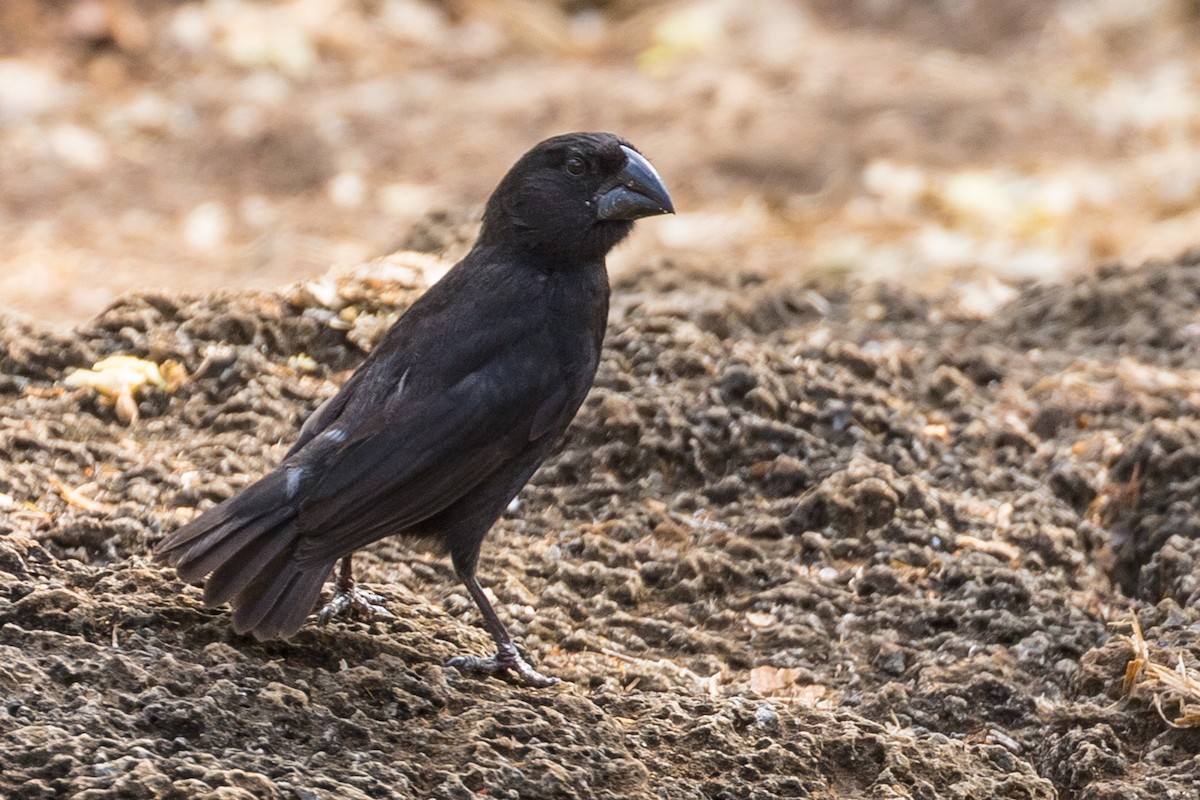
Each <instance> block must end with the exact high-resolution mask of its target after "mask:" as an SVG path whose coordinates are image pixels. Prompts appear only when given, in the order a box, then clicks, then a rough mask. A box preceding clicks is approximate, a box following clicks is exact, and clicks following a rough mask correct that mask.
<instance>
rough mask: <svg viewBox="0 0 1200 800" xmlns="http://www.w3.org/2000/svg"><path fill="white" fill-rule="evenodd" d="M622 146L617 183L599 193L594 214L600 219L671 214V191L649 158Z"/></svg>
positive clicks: (672, 205) (637, 217)
mask: <svg viewBox="0 0 1200 800" xmlns="http://www.w3.org/2000/svg"><path fill="white" fill-rule="evenodd" d="M621 150H623V151H624V152H625V166H624V168H622V170H621V171H620V172H619V173H617V185H616V186H614V187H613V188H611V189H609V190H608V191H606V192H605V193H604V194H602V195H600V202H599V204H598V206H597V208H596V215H597V216H598V217H600V219H639V218H641V217H652V216H654V215H656V214H674V213H675V205H674V204H673V203H672V202H671V195H669V194H667V187H666V186H664V185H663V182H662V178H660V177H658V172H656V171H655V169H654V167H652V166H651V165H650V162H649V161H647V160H646V159H644V158H642V154H641V153H639V152H637V151H636V150H633V149H632V148H629V147H626V146H625V145H621Z"/></svg>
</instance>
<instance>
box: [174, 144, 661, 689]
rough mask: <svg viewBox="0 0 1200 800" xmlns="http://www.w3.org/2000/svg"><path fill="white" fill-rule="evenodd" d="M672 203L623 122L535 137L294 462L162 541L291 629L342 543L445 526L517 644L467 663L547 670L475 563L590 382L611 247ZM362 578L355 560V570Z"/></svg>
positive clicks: (264, 618) (464, 566) (209, 597)
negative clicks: (532, 656)
mask: <svg viewBox="0 0 1200 800" xmlns="http://www.w3.org/2000/svg"><path fill="white" fill-rule="evenodd" d="M673 210H674V209H673V208H672V205H671V200H670V197H669V196H668V194H667V191H666V188H665V187H664V186H663V184H662V182H661V180H660V179H659V178H658V176H657V174H656V173H655V172H654V170H653V168H652V167H651V166H650V165H649V163H648V162H647V161H645V159H643V158H642V157H641V156H640V155H639V154H638V153H637V151H636V150H634V149H633V148H632V146H631V145H629V144H628V142H625V141H624V140H622V139H620V138H618V137H616V136H613V135H611V134H605V133H576V134H568V135H564V136H558V137H555V138H552V139H548V140H546V141H544V142H542V143H541V144H539V145H537V146H536V147H534V148H533V149H532V150H530V151H529V152H528V153H526V154H525V155H524V156H523V157H522V158H521V159H520V160H519V161H518V162H517V163H516V164H515V165H514V166H513V168H512V169H511V170H510V171H509V172H508V174H507V175H505V177H504V179H503V180H502V181H501V182H500V185H499V186H498V187H497V188H496V191H495V192H494V193H493V194H492V197H491V199H490V200H489V201H488V204H487V207H486V210H485V212H484V219H483V227H482V230H481V232H480V235H479V239H478V241H477V242H476V244H475V246H474V248H473V249H472V250H471V252H470V253H469V254H468V255H467V256H466V257H465V258H464V259H463V260H462V261H461V262H459V263H458V264H457V265H455V267H454V268H453V269H451V270H450V271H449V272H448V273H447V274H446V276H445V277H444V278H443V279H442V280H441V281H439V282H438V283H437V284H435V285H434V286H433V287H431V288H430V289H429V290H428V291H427V292H426V293H425V294H424V295H423V296H422V297H421V298H420V299H419V300H417V301H416V302H415V303H414V304H413V305H412V306H411V307H410V308H409V309H408V311H407V312H406V313H405V314H404V315H403V316H402V317H401V318H400V319H399V320H398V321H397V322H396V324H395V325H394V326H393V327H392V328H391V329H390V330H389V331H388V332H387V334H386V335H385V336H384V338H383V339H382V341H381V342H380V343H379V345H378V346H377V347H376V348H375V349H374V351H373V352H372V353H371V355H370V356H369V357H368V358H367V360H366V361H365V362H364V363H363V364H362V366H361V367H359V369H358V370H357V371H356V372H355V373H354V374H353V375H352V376H351V377H350V379H349V380H348V381H347V382H346V384H345V385H344V386H343V387H342V389H341V390H340V391H339V392H338V393H337V394H336V395H334V396H333V397H332V398H330V400H329V401H327V402H326V403H325V404H324V405H323V406H321V408H319V409H318V410H317V411H316V412H315V413H314V414H313V415H312V417H310V418H309V419H308V421H307V422H306V423H305V424H304V426H303V428H302V429H301V431H300V436H299V438H298V440H297V441H296V443H295V445H293V447H292V448H291V450H290V451H289V452H288V454H287V456H286V457H285V458H284V460H283V462H282V463H281V464H280V465H279V466H278V467H277V468H276V469H275V470H273V471H272V472H271V473H269V474H268V475H266V476H265V477H264V478H262V479H261V480H260V481H258V482H257V483H255V484H253V485H252V486H250V487H249V488H247V489H246V490H244V491H243V492H242V493H240V494H238V495H236V496H234V497H232V498H230V499H228V500H226V501H225V502H223V503H221V504H220V505H219V506H217V507H216V508H213V509H211V510H210V511H208V512H207V513H205V514H203V515H201V516H200V517H198V518H197V519H195V520H194V521H192V522H191V523H189V524H188V525H186V526H184V527H183V528H180V529H179V530H177V531H175V532H174V533H173V534H171V535H170V536H169V537H167V538H166V539H165V540H164V541H163V542H162V543H161V544H160V545H159V547H158V550H157V555H158V558H159V559H160V560H163V561H166V562H167V563H169V564H172V565H174V566H175V567H176V568H177V569H178V572H179V575H180V576H181V577H183V578H184V579H186V580H196V579H199V578H202V577H204V576H205V575H208V576H209V577H208V582H207V585H206V587H205V593H204V598H205V602H206V603H208V604H209V605H217V604H220V603H223V602H231V603H232V604H233V606H234V609H235V611H234V615H233V626H234V628H235V629H236V630H237V631H239V632H250V633H253V634H254V635H255V636H256V637H258V638H274V637H287V636H290V635H292V634H293V633H295V632H296V631H297V630H298V629H299V628H300V627H301V625H303V623H304V620H305V619H306V618H307V617H308V615H309V614H310V613H311V612H312V610H313V607H314V606H315V604H316V602H317V599H318V597H319V595H320V590H321V586H322V584H323V583H324V582H325V580H326V578H327V577H328V576H329V574H330V572H331V570H332V569H333V566H334V564H335V563H336V562H337V560H338V559H340V558H347V559H348V557H349V556H350V554H351V553H353V552H354V551H355V550H358V549H359V548H361V547H364V546H366V545H368V544H370V543H371V542H374V541H376V540H378V539H381V538H383V537H385V536H390V535H393V534H407V535H417V536H423V537H431V538H434V539H436V540H438V541H440V542H441V543H442V544H443V545H444V546H445V548H446V550H447V551H448V552H449V554H450V557H451V559H452V561H453V564H454V567H455V569H456V571H457V572H458V574H459V576H460V577H461V578H462V579H463V581H464V582H465V583H466V585H467V588H468V590H469V591H470V592H471V595H472V597H473V598H474V599H475V600H476V602H477V603H478V604H479V605H480V610H481V611H482V612H483V614H484V619H485V622H486V623H487V626H488V629H489V631H490V632H491V633H492V635H493V637H494V638H495V639H496V641H497V647H498V650H499V652H498V653H497V656H496V657H495V658H492V659H480V658H463V659H456V660H455V666H459V667H464V668H469V669H476V670H483V671H487V672H493V673H494V672H497V671H502V670H508V669H511V670H514V671H515V672H516V673H517V674H518V676H519V677H521V678H523V679H525V680H527V681H528V682H530V683H534V684H539V683H545V682H547V681H546V679H544V678H542V676H540V675H539V674H538V673H537V672H535V671H534V670H533V669H532V668H530V667H529V666H528V665H526V664H525V663H524V662H523V661H522V660H521V659H520V656H519V655H517V653H516V650H515V649H514V648H513V647H512V643H511V641H510V640H509V639H508V634H507V632H506V631H505V630H504V627H503V625H501V624H500V622H499V620H498V619H497V618H496V616H495V613H494V612H493V611H492V609H491V607H490V605H488V603H487V600H486V597H485V596H484V594H483V592H482V589H480V588H479V584H478V582H477V581H476V580H475V577H474V574H475V567H476V562H477V559H478V556H479V551H480V545H481V544H482V542H483V538H484V536H485V535H486V534H487V532H488V530H489V529H490V528H491V526H492V524H493V523H494V522H495V521H496V519H497V518H498V517H499V516H500V514H501V512H502V511H503V510H504V508H505V507H506V506H507V505H508V503H509V502H510V501H511V500H512V498H513V497H514V496H516V494H517V492H518V491H519V490H520V489H521V487H522V486H523V485H524V484H525V482H526V481H528V480H529V478H530V476H531V475H532V474H533V472H534V471H535V470H536V469H537V468H538V466H539V465H540V464H541V463H542V461H543V460H544V459H545V458H546V456H547V455H548V454H549V452H550V450H551V448H553V447H554V445H555V443H556V442H557V441H558V439H559V437H560V436H561V435H562V433H563V432H564V431H565V430H566V427H567V425H568V424H569V423H570V421H571V419H572V418H573V417H574V416H575V412H576V411H577V410H578V409H579V406H580V405H581V404H582V403H583V400H584V397H585V396H586V394H587V392H588V390H589V389H590V387H591V385H592V380H593V378H594V377H595V373H596V368H597V365H598V363H599V358H600V347H601V343H602V341H603V338H604V329H605V324H606V319H607V314H608V292H609V290H608V276H607V273H606V271H605V266H604V259H605V256H606V254H607V253H608V251H609V250H610V249H612V247H613V246H614V245H616V244H617V243H618V242H619V241H621V239H623V238H624V237H625V236H626V235H628V233H629V232H630V230H631V229H632V227H633V220H634V219H637V218H639V217H643V216H649V215H652V214H662V213H671V212H672V211H673ZM351 586H352V581H351V579H350V572H349V562H348V561H346V562H345V567H344V573H343V582H342V584H341V587H340V588H341V590H342V591H348V590H349V589H350V588H351Z"/></svg>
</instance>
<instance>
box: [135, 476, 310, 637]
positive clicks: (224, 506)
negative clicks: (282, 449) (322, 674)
mask: <svg viewBox="0 0 1200 800" xmlns="http://www.w3.org/2000/svg"><path fill="white" fill-rule="evenodd" d="M299 539H300V528H299V525H298V524H297V522H296V509H295V507H294V506H293V505H292V504H291V502H290V498H289V497H288V494H287V481H286V478H285V476H284V474H283V472H282V471H276V472H273V473H271V474H269V475H267V476H266V477H265V478H263V479H262V480H261V481H259V482H258V483H256V484H254V485H253V486H251V487H249V488H248V489H246V490H245V491H243V492H241V493H240V494H237V495H235V496H233V497H231V498H229V499H228V500H226V501H225V502H223V503H221V504H220V505H219V506H217V507H216V508H213V509H211V510H209V511H208V512H206V513H204V514H202V515H201V516H199V517H197V518H196V519H194V520H192V521H191V522H189V523H188V524H187V525H184V526H183V527H182V528H180V529H179V530H177V531H175V532H174V533H172V534H171V535H170V536H168V537H167V538H166V539H164V540H163V541H162V542H160V543H159V545H158V547H157V548H155V560H156V561H159V562H164V563H167V564H170V565H171V566H173V567H175V569H176V571H177V572H178V573H179V577H180V578H182V579H183V580H185V581H196V580H199V579H200V578H203V577H204V576H205V575H209V578H208V582H207V583H206V584H205V587H204V603H205V605H208V606H217V605H220V604H221V603H224V602H230V603H231V604H232V605H233V607H234V613H233V629H234V630H235V631H237V632H238V633H253V634H254V636H255V638H257V639H286V638H287V637H289V636H291V635H292V634H294V633H295V632H296V631H298V630H299V629H300V626H302V625H303V624H304V620H305V619H307V617H308V615H309V614H310V613H311V612H312V609H313V606H315V605H316V603H317V599H318V598H319V597H320V594H321V585H322V584H324V583H325V579H326V578H327V577H329V573H330V571H331V570H332V569H333V564H334V562H329V563H326V564H315V565H305V566H303V567H300V566H297V565H296V564H295V562H294V558H293V555H294V551H295V548H296V544H297V542H298V541H299ZM210 573H211V574H210Z"/></svg>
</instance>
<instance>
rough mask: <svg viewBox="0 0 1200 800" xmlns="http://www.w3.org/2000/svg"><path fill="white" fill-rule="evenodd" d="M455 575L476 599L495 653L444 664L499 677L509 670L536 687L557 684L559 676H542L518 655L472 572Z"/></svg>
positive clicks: (471, 673)
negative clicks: (489, 655)
mask: <svg viewBox="0 0 1200 800" xmlns="http://www.w3.org/2000/svg"><path fill="white" fill-rule="evenodd" d="M458 577H459V578H461V579H462V582H463V584H465V585H466V587H467V591H468V592H469V593H470V595H471V599H472V600H474V601H475V605H477V606H479V611H480V613H482V614H483V626H484V627H485V628H487V632H488V633H490V634H491V635H492V639H493V640H494V641H495V642H496V655H494V656H492V657H491V658H483V657H481V656H457V657H455V658H452V659H450V660H449V661H447V662H446V666H447V667H454V668H455V669H457V670H458V671H459V672H462V673H464V674H467V675H491V676H492V677H498V676H499V675H500V674H502V673H505V672H512V673H513V674H514V675H515V676H516V678H517V680H518V681H519V682H520V683H523V684H525V685H526V686H533V687H536V688H539V689H542V688H545V687H547V686H553V685H554V684H556V683H558V678H552V677H548V676H546V675H543V674H542V673H540V672H538V671H537V670H536V669H534V668H533V667H531V666H529V662H527V661H526V660H525V659H523V658H521V654H520V653H518V652H517V648H516V646H515V645H513V642H512V637H510V636H509V635H508V629H507V628H505V627H504V623H503V622H501V621H500V617H498V616H496V610H495V609H494V608H492V604H491V603H489V602H488V599H487V595H486V594H484V593H483V587H482V586H480V585H479V581H478V580H476V579H475V576H474V574H471V573H466V572H461V571H460V572H459V573H458Z"/></svg>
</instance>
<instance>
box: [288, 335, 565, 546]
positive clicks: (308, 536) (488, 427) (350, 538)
mask: <svg viewBox="0 0 1200 800" xmlns="http://www.w3.org/2000/svg"><path fill="white" fill-rule="evenodd" d="M530 344H531V343H529V342H526V343H524V346H520V345H514V346H512V347H510V348H506V349H505V350H504V351H502V352H501V353H499V354H496V355H495V356H494V357H492V358H488V359H486V360H485V361H484V362H483V363H482V364H480V365H478V366H477V368H475V369H473V370H472V371H470V372H469V373H467V374H466V375H465V376H464V377H462V378H461V379H460V380H458V381H456V382H455V383H454V384H453V385H451V386H449V387H438V386H436V385H431V386H425V387H422V386H420V385H419V383H418V384H417V385H408V383H407V381H406V380H405V379H401V380H400V381H399V384H398V387H397V389H396V390H395V391H393V392H392V393H391V394H390V395H388V397H387V399H386V400H385V401H384V402H383V403H382V407H380V408H379V410H378V411H376V412H375V413H374V414H373V415H372V417H371V418H370V419H367V420H363V421H362V423H360V424H359V425H358V426H356V430H355V431H353V432H350V433H349V434H348V436H347V438H346V439H345V441H344V442H342V443H341V445H340V446H339V447H338V448H337V449H336V450H334V451H333V452H332V453H324V454H322V458H321V462H320V463H317V464H312V465H308V466H307V467H302V468H306V469H308V470H310V471H311V473H312V476H311V478H310V479H309V480H306V481H305V482H304V488H303V489H302V492H301V494H302V495H303V499H302V500H301V503H300V512H299V517H298V521H299V526H300V532H301V538H300V541H299V543H298V546H297V548H296V551H295V560H296V562H297V563H298V564H300V565H307V564H315V563H320V562H324V561H329V560H332V559H335V558H338V557H340V556H342V555H345V554H346V553H349V552H353V551H354V550H357V549H358V548H360V547H363V546H365V545H366V544H369V543H370V542H373V541H375V540H377V539H380V538H382V537H384V536H387V535H389V534H393V533H399V532H401V531H403V530H404V529H406V528H409V527H411V526H413V525H416V524H418V523H420V522H421V521H422V520H425V519H427V518H429V517H431V516H433V515H434V514H436V513H438V512H439V511H441V510H443V509H445V508H446V507H447V506H449V505H450V504H452V503H453V502H454V501H456V500H458V499H459V498H461V497H462V496H463V495H464V494H465V493H466V492H468V491H469V490H471V489H472V488H473V487H475V486H476V485H478V484H479V483H480V482H482V481H483V480H484V478H486V477H487V476H488V475H490V474H492V473H493V472H494V471H496V470H497V469H499V468H500V467H502V466H503V465H504V464H505V463H506V462H508V461H510V460H511V459H513V458H514V457H516V456H517V455H518V454H519V453H520V452H521V451H522V450H523V449H525V448H526V447H528V446H529V444H530V441H531V440H533V439H538V438H540V437H541V436H543V435H545V434H546V433H548V432H550V431H551V430H552V429H554V427H555V426H554V425H551V424H548V423H547V420H550V419H557V418H558V417H560V416H561V414H562V413H563V411H564V409H565V406H566V402H567V393H566V392H565V391H561V390H560V386H561V377H562V376H561V375H559V374H558V370H557V369H555V368H554V366H553V364H547V363H545V360H544V359H539V358H538V357H537V356H538V354H539V353H540V352H544V351H543V350H540V349H539V348H538V347H537V346H530ZM338 424H341V421H340V420H339V421H338ZM534 434H536V435H534ZM302 455H303V454H301V456H302ZM298 463H299V462H298Z"/></svg>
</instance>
